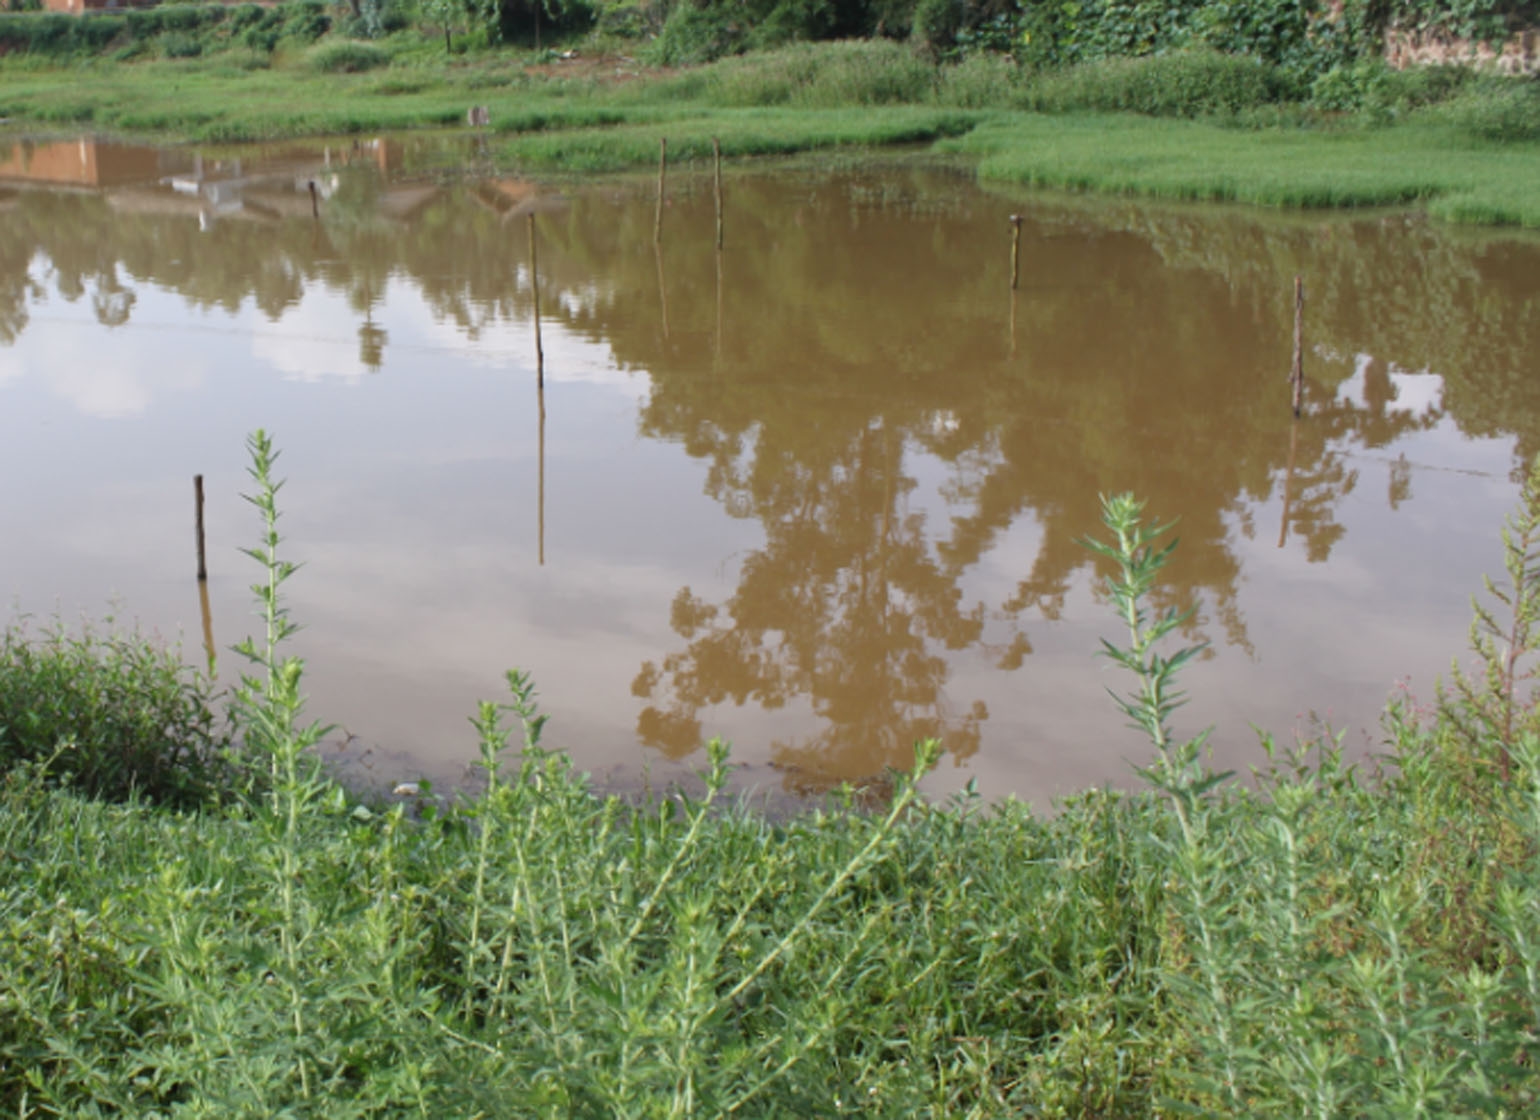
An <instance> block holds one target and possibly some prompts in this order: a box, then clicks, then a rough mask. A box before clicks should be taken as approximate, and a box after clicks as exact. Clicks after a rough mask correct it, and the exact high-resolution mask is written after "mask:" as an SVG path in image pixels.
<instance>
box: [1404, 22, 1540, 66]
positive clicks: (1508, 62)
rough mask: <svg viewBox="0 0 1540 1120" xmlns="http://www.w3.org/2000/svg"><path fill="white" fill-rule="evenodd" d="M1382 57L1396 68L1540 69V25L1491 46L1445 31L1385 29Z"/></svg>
mask: <svg viewBox="0 0 1540 1120" xmlns="http://www.w3.org/2000/svg"><path fill="white" fill-rule="evenodd" d="M1385 61H1386V62H1387V63H1389V64H1390V65H1391V66H1393V67H1394V68H1395V69H1397V70H1403V69H1405V68H1406V67H1408V66H1451V65H1453V66H1475V67H1479V68H1481V69H1484V70H1493V71H1496V72H1497V73H1500V74H1536V73H1540V28H1534V27H1528V28H1525V29H1524V30H1522V31H1517V32H1515V33H1514V34H1512V35H1510V36H1509V37H1508V39H1507V40H1506V41H1504V42H1502V43H1499V44H1497V45H1496V46H1495V47H1494V46H1493V45H1492V44H1490V43H1483V42H1481V41H1480V40H1472V39H1461V38H1459V37H1458V36H1456V35H1453V34H1451V33H1449V32H1447V31H1441V30H1437V29H1434V30H1428V31H1412V30H1407V29H1405V28H1399V27H1392V28H1390V29H1389V30H1387V31H1386V32H1385Z"/></svg>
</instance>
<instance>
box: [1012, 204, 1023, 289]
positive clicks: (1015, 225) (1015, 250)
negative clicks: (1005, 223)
mask: <svg viewBox="0 0 1540 1120" xmlns="http://www.w3.org/2000/svg"><path fill="white" fill-rule="evenodd" d="M1020 279H1021V215H1020V214H1012V215H1011V291H1013V292H1014V291H1015V290H1016V285H1017V283H1018V282H1019V281H1020Z"/></svg>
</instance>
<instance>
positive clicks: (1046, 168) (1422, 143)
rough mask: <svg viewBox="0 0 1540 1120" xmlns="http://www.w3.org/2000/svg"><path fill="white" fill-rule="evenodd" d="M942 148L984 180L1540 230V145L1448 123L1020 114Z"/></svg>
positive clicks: (990, 124) (982, 128)
mask: <svg viewBox="0 0 1540 1120" xmlns="http://www.w3.org/2000/svg"><path fill="white" fill-rule="evenodd" d="M942 147H943V149H944V150H948V151H956V152H965V153H968V154H970V155H977V156H979V157H981V158H980V161H979V165H978V173H979V175H980V177H982V178H985V179H993V180H998V181H1002V182H1013V183H1020V184H1023V185H1027V186H1036V187H1059V188H1067V189H1071V190H1091V191H1103V192H1109V193H1117V194H1134V195H1145V196H1148V197H1154V198H1170V199H1191V200H1201V201H1223V202H1246V203H1253V204H1257V205H1262V206H1281V207H1315V208H1353V207H1367V206H1396V205H1405V204H1419V205H1422V206H1424V207H1425V208H1426V209H1427V211H1428V212H1429V213H1430V214H1432V215H1433V216H1434V217H1437V218H1441V219H1445V220H1448V221H1455V222H1466V223H1470V224H1475V225H1521V226H1530V227H1540V191H1537V190H1536V189H1535V187H1534V184H1536V183H1540V143H1535V142H1528V143H1523V144H1501V143H1496V142H1492V141H1487V140H1482V139H1479V138H1472V137H1470V136H1469V135H1465V134H1462V133H1461V132H1460V131H1459V130H1458V129H1457V128H1455V127H1454V126H1452V125H1448V124H1443V123H1440V122H1438V121H1413V122H1409V123H1407V124H1403V125H1400V126H1398V127H1394V128H1374V129H1354V130H1351V131H1326V130H1318V131H1303V130H1299V129H1290V130H1282V129H1279V130H1241V129H1236V128H1227V127H1221V126H1219V125H1215V124H1211V123H1207V122H1199V121H1175V120H1150V119H1143V118H1138V117H1130V116H1108V115H1103V116H1095V117H1088V116H1068V117H1056V116H1028V115H1022V116H1019V117H1016V118H1013V119H1008V120H995V121H990V122H988V123H986V124H985V125H983V126H981V127H980V128H978V129H977V130H976V131H974V132H972V133H971V134H969V135H967V136H965V137H963V138H961V139H957V140H950V141H946V142H944V143H943V145H942Z"/></svg>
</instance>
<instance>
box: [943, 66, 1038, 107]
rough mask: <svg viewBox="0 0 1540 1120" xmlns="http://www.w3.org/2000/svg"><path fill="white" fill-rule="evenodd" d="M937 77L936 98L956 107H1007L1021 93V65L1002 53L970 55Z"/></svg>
mask: <svg viewBox="0 0 1540 1120" xmlns="http://www.w3.org/2000/svg"><path fill="white" fill-rule="evenodd" d="M937 79H938V80H937V83H936V100H937V101H939V102H940V103H941V104H942V105H952V106H955V107H957V108H959V109H1005V108H1011V107H1013V106H1014V105H1016V104H1017V103H1018V101H1019V100H1020V99H1021V98H1022V96H1023V90H1022V83H1021V68H1020V67H1019V66H1017V65H1016V63H1015V62H1013V61H1012V60H1011V59H1010V58H1009V57H1008V56H1005V55H998V54H979V55H972V56H970V57H968V58H966V59H964V60H963V61H962V62H960V63H957V64H956V65H954V66H943V67H942V68H941V70H940V73H939V74H938V76H937Z"/></svg>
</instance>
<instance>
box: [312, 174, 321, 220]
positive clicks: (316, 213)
mask: <svg viewBox="0 0 1540 1120" xmlns="http://www.w3.org/2000/svg"><path fill="white" fill-rule="evenodd" d="M310 216H311V217H312V218H320V216H321V196H320V195H319V194H318V193H317V192H316V189H315V180H314V179H312V180H310Z"/></svg>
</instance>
